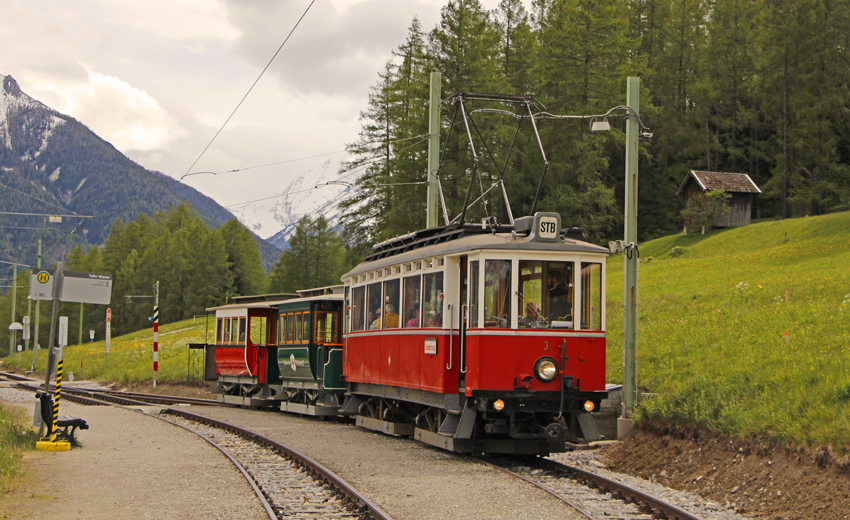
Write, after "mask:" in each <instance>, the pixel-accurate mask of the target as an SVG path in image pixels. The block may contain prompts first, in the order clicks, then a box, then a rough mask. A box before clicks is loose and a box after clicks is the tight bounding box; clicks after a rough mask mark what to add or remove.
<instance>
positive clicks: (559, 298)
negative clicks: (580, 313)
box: [546, 270, 573, 323]
mask: <svg viewBox="0 0 850 520" xmlns="http://www.w3.org/2000/svg"><path fill="white" fill-rule="evenodd" d="M560 278H561V273H560V271H556V270H551V271H549V272H548V273H546V285H548V286H549V314H548V316H547V318H548V320H549V322H550V323H551V322H553V321H569V320H571V319H572V312H573V311H572V295H571V294H570V288H569V287H567V286H566V285H564V283H563V282H561V281H560Z"/></svg>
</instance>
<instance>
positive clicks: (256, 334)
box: [248, 316, 267, 345]
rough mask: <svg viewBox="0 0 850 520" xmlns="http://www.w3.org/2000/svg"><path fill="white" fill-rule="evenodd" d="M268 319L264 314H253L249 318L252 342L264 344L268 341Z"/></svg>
mask: <svg viewBox="0 0 850 520" xmlns="http://www.w3.org/2000/svg"><path fill="white" fill-rule="evenodd" d="M266 321H267V320H266V318H265V317H263V316H252V317H251V319H250V320H248V330H249V331H250V336H248V338H249V339H250V340H251V343H252V344H261V345H262V344H265V343H266V337H267V336H266Z"/></svg>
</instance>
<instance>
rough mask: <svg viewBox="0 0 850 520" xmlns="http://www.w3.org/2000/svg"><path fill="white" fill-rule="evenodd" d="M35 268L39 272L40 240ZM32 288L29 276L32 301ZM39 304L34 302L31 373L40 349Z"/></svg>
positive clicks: (39, 241)
mask: <svg viewBox="0 0 850 520" xmlns="http://www.w3.org/2000/svg"><path fill="white" fill-rule="evenodd" d="M36 268H37V269H38V270H39V271H41V239H40V238H39V239H38V263H37V264H36ZM32 286H33V283H32V275H30V300H34V298H33V297H32ZM40 303H41V300H35V331H33V332H34V334H33V338H32V342H33V344H32V366H31V367H30V370H32V371H35V362H36V361H38V349H39V348H41V345H39V343H38V325H39V321H38V319H39V312H38V308H39V306H40V305H39V304H40Z"/></svg>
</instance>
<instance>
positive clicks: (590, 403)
mask: <svg viewBox="0 0 850 520" xmlns="http://www.w3.org/2000/svg"><path fill="white" fill-rule="evenodd" d="M594 408H596V406H595V405H594V404H593V401H585V402H584V409H585V411H588V412H592V411H593V409H594Z"/></svg>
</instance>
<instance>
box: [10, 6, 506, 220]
mask: <svg viewBox="0 0 850 520" xmlns="http://www.w3.org/2000/svg"><path fill="white" fill-rule="evenodd" d="M309 4H310V0H145V1H144V2H138V1H127V0H75V1H73V2H67V1H61V0H51V1H48V0H28V1H26V2H22V1H19V0H0V12H2V13H3V16H2V17H0V49H3V52H2V53H0V74H4V75H11V76H13V77H14V78H15V79H16V80H17V82H18V83H19V85H20V86H21V88H22V89H23V90H24V91H25V92H26V93H27V94H29V95H30V96H32V97H34V98H36V99H38V100H40V101H42V102H43V103H45V104H47V105H48V106H50V107H52V108H54V109H56V110H58V111H60V112H62V113H66V114H69V115H71V116H73V117H74V118H76V119H77V120H79V121H81V122H82V123H83V124H85V125H87V126H88V127H89V128H91V129H92V130H93V131H94V132H95V133H97V134H98V135H100V136H101V137H103V138H104V139H106V140H107V141H109V142H110V143H112V144H113V145H114V146H115V147H116V148H118V149H119V150H121V151H122V152H123V153H125V154H126V155H127V156H129V157H130V158H131V159H133V160H135V161H136V162H138V163H140V164H141V165H142V166H144V167H146V168H149V169H152V170H159V171H161V172H163V173H165V174H167V175H170V176H172V177H175V178H179V177H181V176H182V175H184V174H186V173H188V172H189V171H190V170H189V169H190V167H191V166H192V164H193V163H194V161H195V160H196V159H197V158H198V156H199V155H201V152H202V151H203V150H204V147H206V145H207V144H208V143H209V141H210V139H212V137H213V135H215V133H216V131H217V130H218V129H219V127H220V126H221V125H222V124H223V123H224V121H225V120H226V119H227V117H228V116H229V115H230V113H231V112H232V111H233V109H234V108H235V107H236V105H237V104H238V103H239V101H240V100H241V99H242V97H243V96H244V95H245V93H246V92H247V91H248V89H249V88H250V86H251V84H252V83H253V82H254V81H255V80H256V79H257V77H258V75H259V74H260V71H262V69H263V67H265V66H266V64H267V63H268V61H269V59H271V57H272V55H273V54H274V52H275V51H276V50H277V49H278V47H279V46H280V44H281V43H282V42H283V40H284V38H285V37H286V35H287V34H288V33H289V32H290V31H291V30H292V28H293V27H294V25H295V24H296V22H297V21H298V19H299V18H300V17H301V15H302V14H303V13H304V11H305V9H307V6H308V5H309ZM443 4H444V1H443V0H403V1H401V0H316V1H315V3H314V4H313V6H312V8H310V10H309V12H308V13H307V15H306V16H305V18H304V20H303V21H302V22H301V24H300V25H299V26H298V28H297V29H296V30H295V33H294V34H293V35H292V37H291V38H290V40H289V41H288V43H287V44H286V45H285V46H284V47H283V49H282V50H281V52H280V54H279V55H278V56H277V58H276V59H275V60H274V62H273V63H272V64H271V66H270V67H269V69H268V71H267V72H266V74H265V75H264V76H263V78H262V79H261V80H260V82H259V83H258V84H257V86H256V87H255V88H254V90H253V91H252V92H251V94H250V95H249V96H248V98H247V99H246V101H245V102H244V104H243V105H242V106H241V108H240V109H239V110H238V112H237V113H236V115H235V116H234V117H233V119H232V120H231V121H230V122H229V123H228V125H227V127H226V128H225V129H224V131H223V132H222V133H221V135H219V136H218V138H217V139H216V141H215V142H214V143H213V145H212V146H211V147H210V148H209V150H208V151H207V152H206V153H205V154H204V155H203V157H202V158H201V160H200V161H198V163H197V164H196V165H195V166H194V167H192V168H191V171H192V172H201V171H213V172H225V171H227V170H233V169H241V168H246V167H252V166H257V165H264V164H268V163H276V162H281V161H291V160H293V159H301V158H304V157H309V156H313V155H319V154H331V153H332V152H340V151H342V150H344V148H345V144H346V143H348V142H352V141H354V140H355V139H356V136H357V132H358V130H359V123H358V119H357V118H358V114H359V113H360V111H361V110H363V109H364V108H365V106H366V101H367V94H368V90H369V87H370V86H371V85H373V84H374V83H375V82H376V80H377V72H378V71H379V70H381V69H382V67H383V64H384V63H385V62H386V61H387V59H389V58H390V53H391V51H392V50H393V49H394V48H396V47H397V46H398V45H400V44H401V43H403V41H404V39H405V37H406V35H407V29H408V27H409V26H410V23H411V21H412V19H413V17H414V16H418V17H419V20H420V21H421V23H422V27H423V29H424V30H425V31H426V32H427V31H429V30H431V29H432V28H433V27H434V26H435V25H436V24H437V22H438V21H439V16H440V8H441V7H442V5H443ZM482 4H483V5H484V6H485V7H486V8H488V9H492V8H495V7H496V5H497V4H498V0H482ZM345 157H346V155H345V154H344V153H335V154H331V155H323V156H322V157H320V158H315V159H309V160H299V161H293V162H288V163H286V164H279V165H275V166H269V167H266V168H256V169H251V170H249V171H246V172H240V173H230V174H220V175H216V176H213V175H208V174H204V175H195V176H190V177H187V178H186V179H185V182H186V183H187V184H189V185H191V186H193V187H195V188H197V189H198V190H200V191H202V192H203V193H205V194H207V195H209V196H210V197H212V198H214V199H215V200H216V201H218V202H219V203H220V204H222V205H223V206H232V205H235V204H238V203H241V202H245V201H249V200H252V199H255V198H258V197H260V196H269V195H270V194H277V193H280V192H282V191H283V190H284V189H285V188H286V186H287V185H288V184H289V182H291V179H293V178H296V177H298V176H300V175H303V174H305V173H309V172H318V171H320V170H321V171H330V170H333V171H335V170H336V166H337V165H338V164H339V162H340V161H341V160H344V159H345ZM327 189H332V188H327ZM262 234H263V235H268V234H270V233H269V232H266V233H262Z"/></svg>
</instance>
